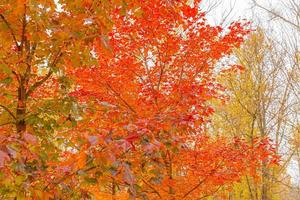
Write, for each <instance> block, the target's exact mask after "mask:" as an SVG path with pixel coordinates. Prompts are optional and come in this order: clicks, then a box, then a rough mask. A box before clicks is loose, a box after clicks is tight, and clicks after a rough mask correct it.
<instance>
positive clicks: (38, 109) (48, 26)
mask: <svg viewBox="0 0 300 200" xmlns="http://www.w3.org/2000/svg"><path fill="white" fill-rule="evenodd" d="M21 2H22V5H24V6H23V7H21V8H20V9H19V11H18V12H20V13H26V14H25V15H28V16H30V17H31V18H30V19H27V17H25V18H23V20H25V22H26V23H28V24H29V25H28V28H27V29H26V26H25V28H24V27H23V26H22V24H20V26H18V24H17V22H15V21H14V20H13V18H12V17H13V16H15V15H17V16H19V13H11V12H8V11H7V12H6V11H3V10H2V11H1V12H0V13H1V16H3V17H2V23H4V25H6V27H7V29H5V30H4V29H3V30H2V29H1V36H2V35H5V37H6V38H7V40H9V41H10V42H8V43H7V44H5V45H6V47H9V48H5V49H4V45H2V47H1V48H2V49H1V53H2V52H4V53H3V55H4V57H3V59H2V60H1V61H0V62H1V64H3V66H5V67H3V68H1V69H2V72H1V74H0V77H1V79H2V80H6V82H2V84H1V85H0V87H1V89H2V88H3V91H6V92H5V93H1V101H0V103H1V105H3V106H2V108H4V109H3V111H1V113H3V115H4V114H5V115H6V116H5V117H6V118H5V119H9V120H13V121H12V123H5V124H4V125H3V126H1V127H0V128H1V129H0V130H1V138H0V139H1V140H0V142H1V143H0V144H1V150H0V167H1V176H2V177H3V178H1V179H2V180H1V181H0V188H1V189H0V193H1V195H3V196H6V197H15V196H17V195H21V196H22V197H24V198H28V199H51V198H52V199H54V198H61V199H80V198H84V199H86V198H89V197H94V198H95V199H128V198H132V199H201V198H205V197H208V196H211V195H219V196H220V197H222V194H223V193H222V191H226V190H230V187H231V185H232V184H233V183H234V182H236V181H239V180H240V179H241V177H243V176H245V175H249V176H253V177H255V178H256V180H257V181H259V173H260V171H259V169H260V167H261V164H262V162H264V163H266V164H267V166H269V165H271V164H274V163H276V162H277V156H276V155H275V154H274V153H273V152H274V149H273V147H272V145H271V143H270V141H269V140H268V139H267V138H257V139H255V140H254V141H253V142H252V143H251V144H248V143H246V142H245V141H243V140H242V139H239V138H234V139H228V138H225V137H216V136H215V135H209V134H208V132H207V129H208V128H209V122H210V121H209V118H210V116H211V114H212V113H213V112H214V108H213V107H212V106H211V104H210V101H211V100H213V99H214V100H220V101H221V102H222V101H225V100H226V96H224V93H223V91H224V87H223V86H222V85H220V84H219V83H218V82H217V81H216V75H217V73H218V72H219V71H220V69H218V68H217V66H218V65H217V64H218V62H219V61H220V60H221V59H222V58H225V57H227V56H229V55H230V54H231V52H232V50H233V49H234V48H238V47H239V46H240V45H241V43H242V42H243V40H244V38H245V36H246V34H247V33H248V32H249V30H248V29H247V25H248V23H246V22H234V23H232V24H231V25H230V26H229V27H227V28H224V27H219V26H211V25H209V23H208V22H207V20H206V18H205V13H204V12H202V11H201V7H199V6H200V1H199V0H194V1H189V3H187V2H185V1H180V0H175V1H167V0H151V1H132V2H131V1H127V2H126V3H125V2H123V3H122V2H119V1H107V2H106V1H103V2H102V1H99V2H98V3H95V2H97V1H74V2H73V1H61V2H60V3H61V5H62V11H57V10H55V9H54V7H55V4H53V3H52V4H51V3H50V6H49V5H48V6H49V11H48V13H47V11H43V10H42V8H44V9H46V8H47V5H44V7H43V6H41V10H37V8H35V7H34V4H33V2H35V1H32V2H31V1H28V2H27V1H21ZM40 3H41V2H40ZM8 5H9V4H7V7H9V6H8ZM41 5H42V3H41ZM24 8H25V9H24ZM31 9H32V10H31ZM97 9H98V10H97ZM99 9H100V10H103V11H105V12H100V11H99ZM39 13H42V14H39ZM40 15H41V16H44V17H47V16H48V17H49V18H48V19H46V18H45V19H44V18H42V17H41V18H39V17H37V16H40ZM6 16H9V17H10V19H9V21H8V20H7V19H6V18H5V17H6ZM19 17H21V18H22V15H21V16H19ZM38 19H39V20H41V21H38V22H36V21H35V20H38ZM26 20H28V21H26ZM43 20H45V21H46V22H45V23H43ZM14 23H16V24H14ZM34 25H35V26H36V27H38V29H39V30H40V31H41V33H40V32H39V33H38V38H34V37H37V36H36V35H35V34H34V33H35V32H34V31H35V30H37V29H34V28H36V27H35V26H34ZM30 26H32V27H30ZM39 26H40V27H39ZM10 27H11V28H10ZM22 27H23V29H22ZM16 30H21V32H20V34H19V33H18V32H15V31H16ZM25 30H26V31H27V32H25ZM22 31H23V32H25V34H22ZM12 33H13V34H12ZM14 35H15V36H14ZM19 35H21V36H19ZM11 36H14V37H11ZM19 41H20V42H21V43H20V42H19ZM22 43H24V44H22ZM20 44H21V45H20ZM23 45H24V47H23ZM26 45H27V46H26ZM47 46H49V48H47ZM22 49H23V50H22ZM22 52H24V53H22ZM10 55H12V56H14V57H10ZM8 58H11V60H9V59H8ZM5 62H6V63H5ZM4 64H5V65H4ZM44 65H46V66H44ZM22 67H23V68H22ZM22 69H24V70H22ZM43 70H44V71H43ZM16 90H18V91H19V92H18V95H17V97H15V96H12V95H10V96H9V95H7V94H6V93H15V91H16ZM22 95H23V96H22ZM24 110H25V111H24ZM27 113H28V115H27ZM27 116H28V117H27ZM1 120H2V119H1ZM3 120H4V119H3ZM1 122H2V121H1ZM3 122H5V121H3ZM8 122H10V121H8ZM1 124H2V123H1Z"/></svg>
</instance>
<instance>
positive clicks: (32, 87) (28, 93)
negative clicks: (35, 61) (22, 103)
mask: <svg viewBox="0 0 300 200" xmlns="http://www.w3.org/2000/svg"><path fill="white" fill-rule="evenodd" d="M61 56H62V53H61V51H59V53H58V54H57V56H56V57H55V58H54V60H53V62H52V64H51V65H50V69H49V72H48V73H47V75H46V76H45V77H44V78H43V79H42V80H40V81H37V82H35V83H34V84H33V85H32V86H31V87H30V88H29V90H28V91H27V93H26V98H28V97H29V95H30V94H31V93H32V92H33V91H34V90H35V89H36V88H38V87H39V86H41V85H42V84H43V83H44V82H46V81H47V80H48V79H49V78H50V76H51V75H52V74H53V70H52V69H51V68H52V67H54V66H55V65H56V64H57V62H58V60H59V58H60V57H61Z"/></svg>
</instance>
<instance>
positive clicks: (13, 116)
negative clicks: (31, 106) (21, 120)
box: [0, 104, 17, 120]
mask: <svg viewBox="0 0 300 200" xmlns="http://www.w3.org/2000/svg"><path fill="white" fill-rule="evenodd" d="M0 107H2V108H3V109H4V110H6V111H7V112H8V114H9V115H10V116H12V118H14V119H15V120H17V118H16V116H15V115H14V114H13V112H12V111H11V110H9V109H8V108H7V107H6V106H4V105H1V104H0Z"/></svg>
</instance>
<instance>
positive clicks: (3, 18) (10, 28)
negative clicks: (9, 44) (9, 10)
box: [0, 14, 20, 51]
mask: <svg viewBox="0 0 300 200" xmlns="http://www.w3.org/2000/svg"><path fill="white" fill-rule="evenodd" d="M0 18H1V19H2V21H3V22H4V23H5V24H6V26H7V27H8V29H9V31H10V34H11V36H12V37H13V40H14V42H15V45H16V47H17V48H18V51H20V46H19V45H18V41H17V38H16V35H15V33H14V30H13V29H12V27H11V26H10V24H9V22H8V21H7V20H6V18H5V17H4V15H2V14H0Z"/></svg>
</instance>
